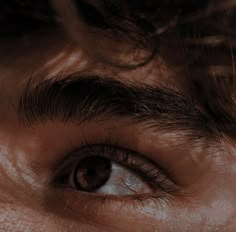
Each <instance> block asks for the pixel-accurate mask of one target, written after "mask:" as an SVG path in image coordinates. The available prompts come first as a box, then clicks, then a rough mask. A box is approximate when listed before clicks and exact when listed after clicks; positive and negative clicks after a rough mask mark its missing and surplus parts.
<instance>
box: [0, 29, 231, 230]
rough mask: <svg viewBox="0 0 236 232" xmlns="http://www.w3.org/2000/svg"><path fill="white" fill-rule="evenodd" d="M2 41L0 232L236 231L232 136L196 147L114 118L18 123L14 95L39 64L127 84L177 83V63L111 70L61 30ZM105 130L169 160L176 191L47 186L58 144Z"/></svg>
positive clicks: (39, 70)
mask: <svg viewBox="0 0 236 232" xmlns="http://www.w3.org/2000/svg"><path fill="white" fill-rule="evenodd" d="M0 44H1V47H0V51H1V52H0V61H1V62H0V73H1V74H0V96H1V97H0V110H1V114H0V173H1V175H0V231H13V232H18V231H19V232H20V231H24V232H25V231H58V232H60V231H85V232H86V231H94V232H96V231H131V230H132V231H147V232H149V231H150V232H151V231H157V232H159V231H161V232H162V231H163V232H172V231H175V232H185V231H186V232H189V231H191V232H200V231H202V232H208V231H209V232H213V231H214V232H215V231H221V232H222V231H226V232H233V231H235V230H236V223H235V216H236V207H235V204H236V187H235V178H236V168H235V164H236V158H235V144H234V142H233V141H230V140H228V139H227V138H225V139H222V140H221V141H219V144H218V145H221V147H222V148H223V149H221V150H219V149H217V148H200V147H194V146H192V144H191V143H190V142H186V143H185V144H182V143H181V142H180V141H178V139H177V137H178V136H176V134H175V133H162V134H159V133H158V132H156V131H151V130H144V128H142V127H139V126H137V127H136V126H134V125H131V126H127V125H128V122H127V121H124V120H121V119H120V120H116V121H114V120H113V121H112V120H111V121H110V122H100V123H95V122H93V123H92V122H91V123H85V124H83V125H81V124H79V125H72V124H62V123H59V122H48V123H46V124H43V125H37V126H34V127H25V126H23V125H20V124H19V121H18V117H17V112H16V110H17V103H18V100H19V96H20V94H21V92H22V90H23V88H24V86H25V85H26V83H27V81H28V80H29V78H31V77H32V76H33V78H34V77H35V78H45V77H44V75H43V73H45V70H47V73H48V75H47V76H46V78H53V76H55V75H56V74H61V73H63V74H66V73H72V72H74V71H77V72H79V73H92V72H93V73H100V74H103V75H111V74H119V76H122V77H124V78H122V81H124V82H126V81H127V79H128V78H129V79H130V77H133V76H135V78H134V79H132V81H134V82H137V81H138V82H140V83H144V82H146V83H149V84H151V83H153V82H155V83H161V84H163V83H166V84H168V85H170V83H171V84H174V83H175V84H176V86H180V84H179V83H178V80H176V78H174V76H177V75H178V71H176V70H175V71H173V69H168V66H167V65H166V64H165V63H164V62H163V61H161V60H160V58H157V59H156V60H155V61H154V62H153V63H151V64H149V65H147V66H145V67H143V68H140V69H136V70H132V71H124V70H119V69H118V68H108V67H106V66H104V65H102V64H101V63H99V62H97V61H96V60H93V59H92V57H91V56H89V57H88V56H87V55H86V54H85V53H84V51H82V50H81V48H80V47H78V46H77V45H75V44H74V43H73V42H72V41H71V40H70V39H68V38H67V37H65V36H64V35H63V34H62V33H61V32H55V33H48V34H47V33H45V34H44V35H43V36H38V37H25V38H22V39H19V40H18V41H14V40H13V41H2V42H1V43H0ZM13 44H14V45H13ZM153 67H155V69H154V68H153ZM170 70H172V71H170ZM176 73H177V74H176ZM36 74H38V75H36ZM40 74H41V75H40ZM144 75H145V76H147V78H146V79H145V80H143V78H142V77H143V76H144ZM157 76H158V79H157V78H156V77H157ZM117 78H118V77H117ZM167 82H168V83H167ZM133 131H136V133H135V135H134V133H133ZM106 134H109V135H111V136H113V137H118V138H120V139H119V143H120V144H124V146H127V147H131V148H132V149H133V150H138V151H139V152H140V153H142V154H148V155H149V158H151V159H153V160H155V161H157V162H158V163H160V164H161V165H162V166H163V167H167V168H169V169H170V170H171V173H172V175H173V176H176V179H177V180H178V183H181V185H182V187H181V189H182V190H181V191H180V192H179V194H175V193H173V194H172V195H171V194H170V195H168V196H166V198H165V197H164V198H163V199H156V200H151V199H149V200H148V199H146V200H141V201H140V200H137V201H135V200H131V199H126V198H122V199H120V198H119V197H118V198H112V199H107V200H104V201H103V200H102V199H101V198H99V197H98V196H92V197H91V196H88V195H86V194H83V193H78V192H77V191H71V190H65V189H62V188H61V189H60V188H57V189H56V188H54V187H52V186H51V184H50V182H51V180H52V178H53V175H55V163H56V162H59V161H60V160H61V159H63V155H64V152H65V151H67V150H70V149H71V148H72V147H76V146H78V144H77V143H78V141H81V138H82V135H83V136H87V137H89V138H90V139H91V140H93V139H94V140H96V138H97V137H99V136H102V135H104V136H106ZM180 144H181V145H180ZM156 154H158V155H156ZM210 154H214V155H213V156H211V155H210ZM176 161H178V162H176ZM131 227H132V229H131Z"/></svg>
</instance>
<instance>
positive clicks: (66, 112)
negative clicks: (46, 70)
mask: <svg viewBox="0 0 236 232" xmlns="http://www.w3.org/2000/svg"><path fill="white" fill-rule="evenodd" d="M18 114H19V119H20V121H21V122H23V123H24V124H26V125H33V124H37V123H44V122H47V121H60V122H63V123H68V122H79V121H80V122H87V121H91V120H111V119H120V118H127V119H131V120H132V121H133V122H134V123H146V124H147V125H149V126H151V127H156V128H159V129H165V130H180V129H181V130H186V131H194V132H195V136H196V134H197V133H196V132H197V131H198V132H200V133H199V134H198V136H199V135H200V134H201V133H203V134H204V135H205V134H206V133H209V131H210V127H209V123H207V119H206V117H205V116H204V114H203V113H202V112H200V111H199V110H198V108H197V107H196V106H195V105H194V104H193V102H191V101H190V100H189V99H187V98H186V97H185V96H184V95H182V94H180V93H179V92H177V91H175V90H173V89H170V88H166V87H163V86H158V85H156V86H154V85H152V86H151V85H146V84H132V83H127V84H126V83H123V82H121V81H118V80H114V79H112V78H107V77H106V78H105V77H99V76H83V77H81V76H80V77H78V76H74V75H71V76H68V77H66V78H64V79H62V80H55V79H54V80H43V81H41V82H40V83H37V84H35V83H34V81H33V80H32V79H31V80H30V81H29V82H28V84H27V86H26V87H25V89H24V91H23V93H22V95H21V98H20V102H19V106H18Z"/></svg>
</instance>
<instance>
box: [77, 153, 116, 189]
mask: <svg viewBox="0 0 236 232" xmlns="http://www.w3.org/2000/svg"><path fill="white" fill-rule="evenodd" d="M111 166H112V165H111V160H109V159H107V158H105V157H99V156H89V157H85V158H84V159H82V160H80V161H79V163H78V164H77V166H76V168H75V172H74V183H75V187H76V188H78V189H79V190H83V191H87V192H92V191H95V190H96V189H99V188H101V187H102V186H103V185H104V184H105V183H106V182H107V181H108V180H109V178H110V175H111Z"/></svg>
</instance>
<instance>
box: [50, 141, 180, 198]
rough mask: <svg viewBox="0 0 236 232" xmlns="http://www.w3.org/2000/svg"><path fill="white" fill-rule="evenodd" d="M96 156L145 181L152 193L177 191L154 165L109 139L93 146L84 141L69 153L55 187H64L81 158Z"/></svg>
mask: <svg viewBox="0 0 236 232" xmlns="http://www.w3.org/2000/svg"><path fill="white" fill-rule="evenodd" d="M83 154H86V155H83ZM88 154H89V155H88ZM97 154H99V156H101V157H105V158H107V159H110V160H111V161H113V162H116V163H118V164H120V165H123V166H124V167H126V168H128V169H130V170H131V171H133V172H134V173H136V174H137V175H139V176H140V177H141V179H142V180H144V181H146V182H147V183H148V184H149V185H150V187H151V188H153V190H154V191H159V192H160V191H161V192H162V193H172V192H174V191H176V190H178V187H177V185H176V184H175V183H174V181H173V180H171V179H170V177H169V176H168V175H167V174H165V172H164V171H163V170H162V169H161V168H160V167H158V165H157V164H156V163H154V162H153V161H152V160H150V159H148V158H147V157H144V155H142V154H139V153H138V152H136V151H133V150H130V149H128V148H124V147H121V146H120V145H118V143H117V141H116V140H114V139H111V138H110V137H108V138H105V139H101V140H100V141H99V142H96V143H93V144H91V143H89V142H88V141H86V140H84V141H83V143H82V144H81V146H80V147H79V148H78V149H76V150H74V151H73V152H71V153H70V154H69V155H68V156H67V157H66V159H65V160H64V161H63V164H62V165H61V167H60V168H59V171H58V172H59V174H58V175H56V178H55V181H54V182H55V183H56V185H57V186H58V185H60V186H65V187H66V184H65V182H67V180H68V178H69V175H70V173H71V170H74V168H72V166H73V165H74V167H76V164H77V163H78V162H79V161H80V160H82V159H83V158H85V157H89V156H94V155H96V156H97Z"/></svg>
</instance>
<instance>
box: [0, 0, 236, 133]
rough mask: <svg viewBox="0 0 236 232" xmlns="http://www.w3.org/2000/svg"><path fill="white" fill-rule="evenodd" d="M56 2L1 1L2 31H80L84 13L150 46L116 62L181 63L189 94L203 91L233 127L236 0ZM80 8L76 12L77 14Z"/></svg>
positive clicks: (111, 33)
mask: <svg viewBox="0 0 236 232" xmlns="http://www.w3.org/2000/svg"><path fill="white" fill-rule="evenodd" d="M52 2H53V4H51V2H49V1H47V0H40V1H32V0H8V1H2V2H1V3H0V36H2V37H6V36H21V35H22V34H27V33H37V32H40V31H41V30H43V29H45V28H50V27H52V26H55V25H59V26H61V25H62V24H64V25H63V26H64V28H65V29H66V30H67V27H68V28H72V30H75V31H76V30H77V28H76V25H77V24H76V23H75V24H73V23H71V21H70V20H72V19H73V20H78V19H79V18H80V20H78V21H82V22H83V23H84V24H85V25H86V27H87V28H88V29H89V30H90V32H91V34H92V35H93V33H95V34H96V35H101V38H103V39H107V38H108V39H112V40H116V41H118V42H120V43H123V44H124V42H125V43H127V44H131V45H132V48H133V50H132V53H135V51H138V50H145V51H148V55H147V56H146V57H145V59H144V60H142V61H141V62H138V63H135V64H133V63H132V62H131V64H128V63H126V64H125V65H123V64H120V63H119V61H117V63H115V62H114V60H112V62H110V63H112V64H114V65H118V66H120V67H123V66H124V67H126V68H130V67H132V68H135V67H137V66H138V67H139V66H142V65H145V64H146V63H148V62H150V61H151V60H152V59H154V57H155V56H162V58H163V59H164V60H165V61H166V62H168V63H172V64H174V65H178V66H181V67H182V68H183V70H184V71H185V73H186V76H187V77H188V78H186V80H187V82H189V83H188V90H189V93H190V95H193V96H198V97H197V98H196V101H198V102H200V105H202V106H203V107H204V108H205V110H206V111H207V112H208V113H209V114H210V115H211V118H214V120H216V121H219V123H220V121H221V120H222V119H224V120H228V122H229V128H226V129H227V130H229V131H232V128H233V129H234V125H235V119H234V118H235V113H236V111H235V107H234V105H235V104H234V100H235V80H236V79H235V58H234V54H235V52H234V50H235V47H236V30H235V22H236V10H235V9H236V1H234V0H224V1H222V0H145V1H143V0H74V1H73V0H71V3H72V4H71V6H72V8H73V9H72V8H70V9H69V8H68V9H67V10H69V11H70V10H71V14H70V13H68V11H66V9H65V6H66V5H65V4H67V3H68V1H63V0H54V1H52ZM66 2H67V3H66ZM73 10H74V11H73ZM64 11H65V12H64ZM75 12H76V14H77V15H76V17H72V16H75V14H74V13H75ZM73 25H75V27H73ZM163 47H164V48H165V49H164V50H165V52H164V53H163V52H162V51H163ZM109 55H110V54H109ZM101 57H103V56H101ZM110 57H111V56H108V57H107V60H106V61H107V62H108V63H109V61H110V60H111V58H110ZM103 58H104V57H103ZM104 61H105V59H104ZM192 93H194V94H192ZM232 125H233V126H232ZM235 131H236V129H235Z"/></svg>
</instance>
